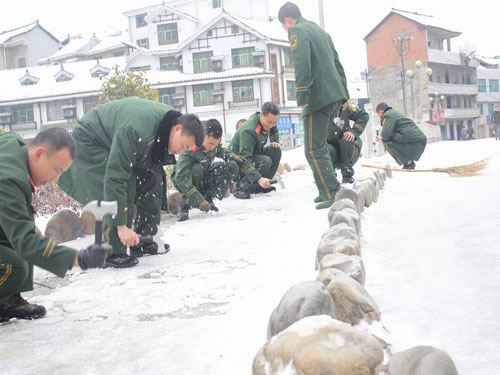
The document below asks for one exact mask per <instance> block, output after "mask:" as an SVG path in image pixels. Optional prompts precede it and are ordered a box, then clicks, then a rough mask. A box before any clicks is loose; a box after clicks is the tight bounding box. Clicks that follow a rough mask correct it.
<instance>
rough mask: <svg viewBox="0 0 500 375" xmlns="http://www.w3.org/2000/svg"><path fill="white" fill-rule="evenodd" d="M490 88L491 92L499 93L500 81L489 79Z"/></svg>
mask: <svg viewBox="0 0 500 375" xmlns="http://www.w3.org/2000/svg"><path fill="white" fill-rule="evenodd" d="M488 81H489V82H488V86H489V89H490V92H499V90H498V79H489V80H488Z"/></svg>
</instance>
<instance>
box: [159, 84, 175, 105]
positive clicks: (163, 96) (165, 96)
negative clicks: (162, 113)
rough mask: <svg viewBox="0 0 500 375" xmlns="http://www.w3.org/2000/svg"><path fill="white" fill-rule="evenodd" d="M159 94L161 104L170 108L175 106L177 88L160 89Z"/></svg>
mask: <svg viewBox="0 0 500 375" xmlns="http://www.w3.org/2000/svg"><path fill="white" fill-rule="evenodd" d="M158 94H159V96H160V102H162V103H164V104H168V105H169V106H172V107H173V106H174V96H175V88H174V87H169V88H166V89H159V90H158Z"/></svg>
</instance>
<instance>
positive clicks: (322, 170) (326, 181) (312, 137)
mask: <svg viewBox="0 0 500 375" xmlns="http://www.w3.org/2000/svg"><path fill="white" fill-rule="evenodd" d="M341 105H342V102H341V101H338V102H335V103H331V104H329V105H327V106H326V107H323V108H321V109H320V110H318V111H315V112H312V113H308V114H306V115H304V117H303V124H304V151H305V154H306V159H307V162H308V163H309V165H310V166H311V169H312V171H313V176H314V181H315V182H316V186H317V188H318V190H319V194H320V195H321V197H322V198H323V200H324V201H326V200H332V199H334V198H335V194H337V191H339V189H340V183H339V182H338V180H337V178H336V177H335V169H334V165H333V163H332V159H331V157H330V154H329V152H328V149H327V147H326V138H327V134H328V129H329V126H330V122H331V119H332V116H333V115H334V114H337V113H338V112H339V109H340V107H341Z"/></svg>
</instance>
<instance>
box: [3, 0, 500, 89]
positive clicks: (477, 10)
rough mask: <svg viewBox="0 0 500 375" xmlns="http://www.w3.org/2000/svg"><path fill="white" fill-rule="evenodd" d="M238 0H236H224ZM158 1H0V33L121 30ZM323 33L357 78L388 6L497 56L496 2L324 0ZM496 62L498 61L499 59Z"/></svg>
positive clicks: (276, 0) (277, 1) (302, 2)
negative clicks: (34, 28)
mask: <svg viewBox="0 0 500 375" xmlns="http://www.w3.org/2000/svg"><path fill="white" fill-rule="evenodd" d="M226 1H238V0H226ZM160 2H161V1H160V0H156V1H155V0H120V1H115V0H110V1H103V0H99V1H97V0H86V1H67V0H50V1H48V2H47V1H39V0H25V1H9V2H3V4H2V9H1V12H0V31H3V30H6V29H10V28H13V27H17V26H20V25H24V24H26V23H29V22H32V21H34V20H35V19H37V18H38V19H39V20H40V23H41V25H42V26H43V27H45V28H46V29H47V30H48V31H49V32H51V33H53V34H54V35H55V36H56V37H58V38H61V39H62V38H63V37H64V35H66V34H68V33H71V34H78V33H82V34H91V33H92V32H96V33H97V34H99V33H100V32H103V31H105V30H116V29H120V28H121V29H125V28H126V17H125V16H123V14H122V13H123V12H124V11H127V10H131V9H135V8H139V7H142V6H147V5H151V4H159V3H160ZM323 2H324V12H325V23H326V28H327V31H328V32H329V33H330V34H331V35H332V38H333V41H334V43H335V46H336V48H337V50H338V52H339V55H340V59H341V61H342V64H343V65H344V68H345V70H346V72H347V76H348V79H349V80H354V79H359V73H360V72H361V71H362V70H363V69H364V68H365V66H366V48H365V43H364V41H363V37H365V36H366V34H368V32H370V31H371V30H372V29H373V28H374V27H375V26H376V25H377V24H378V23H379V22H380V21H381V20H382V19H383V18H384V17H385V16H386V15H387V14H388V13H389V12H390V10H391V7H396V8H398V9H404V10H408V11H412V12H413V11H417V12H419V13H423V14H430V15H433V16H434V19H435V20H436V21H437V20H445V23H444V24H443V25H444V27H445V28H449V29H451V30H454V31H460V32H462V36H461V37H459V38H456V39H455V40H452V48H453V49H455V50H458V48H459V47H461V46H463V45H466V44H468V45H472V46H474V47H475V48H476V50H477V51H478V54H479V55H483V56H495V55H500V43H499V40H498V32H497V31H498V22H499V16H498V14H500V13H499V11H500V2H497V1H492V0H477V1H474V3H466V4H467V5H465V4H464V5H463V4H460V3H459V2H456V1H453V2H452V1H449V0H442V1H436V0H420V1H418V2H417V1H409V0H398V1H396V0H371V1H352V2H340V1H335V0H323ZM268 3H269V14H270V15H272V16H276V15H277V12H278V9H279V7H280V6H281V5H282V4H284V3H285V1H284V0H269V2H268ZM295 3H296V4H297V5H299V7H300V8H301V10H302V13H303V15H304V16H305V17H306V18H309V19H311V20H315V21H318V7H317V1H316V0H295ZM499 61H500V60H499Z"/></svg>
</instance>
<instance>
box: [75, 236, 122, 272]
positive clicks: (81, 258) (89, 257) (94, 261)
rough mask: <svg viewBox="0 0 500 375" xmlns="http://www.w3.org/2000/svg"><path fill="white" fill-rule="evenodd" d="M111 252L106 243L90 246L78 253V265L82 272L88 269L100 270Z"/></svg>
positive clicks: (109, 246) (111, 249)
mask: <svg viewBox="0 0 500 375" xmlns="http://www.w3.org/2000/svg"><path fill="white" fill-rule="evenodd" d="M112 252H113V248H112V247H111V245H109V244H107V243H104V244H101V245H98V244H92V245H90V246H89V247H87V248H86V249H83V250H80V251H79V252H78V255H77V257H78V265H79V266H80V268H81V269H82V270H84V271H85V270H86V269H88V268H101V267H102V266H104V262H105V261H106V258H107V257H108V256H109V255H111V253H112Z"/></svg>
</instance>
